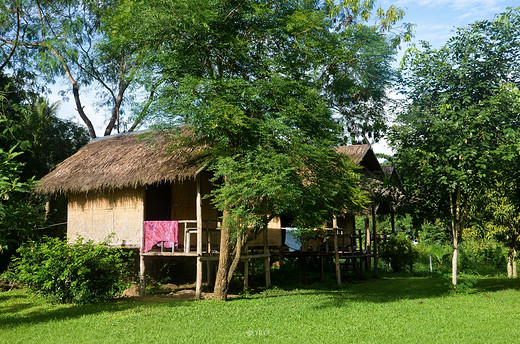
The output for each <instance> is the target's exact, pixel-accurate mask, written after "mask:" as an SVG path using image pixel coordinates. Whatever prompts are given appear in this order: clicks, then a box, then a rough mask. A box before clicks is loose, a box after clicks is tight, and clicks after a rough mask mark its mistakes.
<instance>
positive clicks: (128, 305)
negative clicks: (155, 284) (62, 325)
mask: <svg viewBox="0 0 520 344" xmlns="http://www.w3.org/2000/svg"><path fill="white" fill-rule="evenodd" d="M25 292H26V293H29V292H28V291H25ZM21 293H22V292H20V291H19V292H17V293H16V294H11V295H9V294H10V293H9V292H6V293H1V294H0V300H2V302H3V303H4V304H6V306H0V332H1V329H2V328H12V327H17V326H22V325H27V324H31V325H34V324H40V323H46V322H49V321H53V322H56V321H63V320H71V319H75V318H80V317H83V316H88V315H94V314H101V313H107V316H127V315H130V314H133V313H136V314H137V313H140V312H141V311H142V310H143V308H144V307H147V306H150V307H179V306H189V305H190V304H194V302H193V301H187V300H173V299H167V298H164V299H160V298H157V299H156V300H151V299H150V298H146V299H144V300H143V299H140V298H128V299H119V300H115V301H112V302H106V303H98V304H92V305H51V304H48V303H46V302H45V301H43V300H35V299H34V298H33V297H32V296H30V295H24V294H21ZM22 300H23V301H22Z"/></svg>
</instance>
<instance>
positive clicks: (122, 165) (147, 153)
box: [36, 133, 202, 194]
mask: <svg viewBox="0 0 520 344" xmlns="http://www.w3.org/2000/svg"><path fill="white" fill-rule="evenodd" d="M201 151H202V148H200V147H199V148H197V147H194V148H188V147H184V148H179V149H169V147H168V144H167V142H166V140H165V138H164V136H163V135H151V134H150V133H149V134H148V135H146V136H144V137H143V135H138V134H136V133H127V134H120V135H116V136H110V137H106V138H100V139H96V140H93V141H91V142H90V143H88V144H87V145H86V146H84V147H83V148H82V149H80V150H79V151H78V152H77V153H76V154H74V155H73V156H71V157H69V158H68V159H66V160H65V161H63V162H62V163H61V164H59V165H58V166H57V167H56V168H55V169H54V170H53V171H52V172H51V173H49V174H48V175H46V176H45V177H43V178H42V179H41V181H40V184H39V185H38V186H37V187H36V190H37V191H38V192H40V193H45V194H52V193H79V192H89V191H92V190H101V189H111V190H113V189H122V188H125V187H134V188H135V187H137V186H144V185H150V184H155V183H160V182H173V181H182V180H184V179H186V178H194V177H195V175H196V173H197V171H198V170H199V169H200V168H201V167H202V163H201V162H200V160H199V159H198V157H199V156H200V154H199V153H200V152H201Z"/></svg>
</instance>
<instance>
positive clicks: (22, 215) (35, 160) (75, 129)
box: [0, 73, 88, 269]
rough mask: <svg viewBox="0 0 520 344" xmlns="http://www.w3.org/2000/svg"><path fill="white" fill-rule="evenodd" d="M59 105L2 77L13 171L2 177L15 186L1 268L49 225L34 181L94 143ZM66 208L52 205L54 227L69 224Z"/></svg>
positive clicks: (1, 116) (5, 138) (3, 125)
mask: <svg viewBox="0 0 520 344" xmlns="http://www.w3.org/2000/svg"><path fill="white" fill-rule="evenodd" d="M57 106H58V104H53V105H51V104H49V103H48V101H46V100H45V99H43V98H42V97H41V96H39V95H37V94H35V93H33V92H29V91H26V90H24V89H23V83H22V82H20V81H19V80H17V79H15V78H9V77H7V76H5V75H3V74H1V73H0V132H1V133H2V135H0V150H1V151H2V152H3V155H2V158H3V159H4V161H6V163H5V164H6V165H5V167H6V169H5V170H4V171H7V172H5V174H3V175H2V176H1V178H2V180H4V181H9V185H12V186H15V188H14V189H13V192H12V193H10V194H7V195H5V194H4V199H3V201H2V203H3V204H2V208H3V211H2V216H1V218H2V219H1V221H0V237H1V240H2V245H3V246H4V254H3V255H2V256H1V257H0V269H1V268H3V267H4V266H5V265H6V264H7V261H8V258H9V256H10V255H11V254H13V252H14V251H15V249H16V247H17V246H18V245H19V244H20V243H21V242H23V241H24V240H26V239H27V238H31V237H34V236H35V235H36V234H37V233H41V232H39V231H36V229H37V228H40V227H41V226H42V223H43V214H44V213H43V209H44V206H43V205H44V204H45V200H43V199H41V198H39V197H37V196H36V195H34V194H32V192H31V191H32V190H31V186H32V185H33V184H34V180H35V179H39V178H41V177H43V176H44V175H45V174H47V173H49V171H50V170H51V169H52V168H53V167H54V166H56V165H57V164H58V163H59V162H61V161H62V160H64V159H65V158H67V157H69V156H70V155H72V154H74V153H75V152H76V151H77V150H78V149H79V148H81V147H82V146H83V145H84V144H86V143H87V142H88V133H87V132H86V130H85V129H84V128H82V127H80V126H78V125H77V124H75V123H72V122H70V121H66V120H62V119H60V118H57V117H56V114H55V111H56V109H57ZM13 147H15V148H13ZM15 152H16V153H15ZM2 163H3V162H2ZM2 173H4V172H2ZM60 203H61V204H62V207H61V209H60V207H59V205H60ZM64 203H65V202H64V200H61V199H60V200H58V202H51V207H49V209H48V210H49V211H50V215H51V216H50V217H47V220H48V221H50V224H54V223H57V222H63V221H64V216H65V214H64V212H63V205H64ZM60 210H61V211H60ZM46 233H47V234H48V233H49V232H48V231H47V232H46Z"/></svg>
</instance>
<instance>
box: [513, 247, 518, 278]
mask: <svg viewBox="0 0 520 344" xmlns="http://www.w3.org/2000/svg"><path fill="white" fill-rule="evenodd" d="M512 268H513V278H518V272H517V270H516V249H514V248H513V264H512Z"/></svg>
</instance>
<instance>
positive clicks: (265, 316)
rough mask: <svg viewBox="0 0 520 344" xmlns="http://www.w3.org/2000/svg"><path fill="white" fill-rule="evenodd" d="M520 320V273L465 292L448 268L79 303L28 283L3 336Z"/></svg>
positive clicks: (493, 338) (439, 339) (13, 302)
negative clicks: (452, 287)
mask: <svg viewBox="0 0 520 344" xmlns="http://www.w3.org/2000/svg"><path fill="white" fill-rule="evenodd" d="M519 323H520V282H519V281H516V280H507V279H499V278H481V279H479V280H478V283H477V284H476V285H474V286H473V287H472V288H471V289H470V290H469V292H468V293H467V294H464V295H453V294H451V293H450V292H449V291H448V287H447V285H446V283H445V280H444V279H441V278H428V277H395V276H391V275H388V276H387V277H382V278H380V279H377V280H371V281H364V282H358V283H353V284H348V285H346V286H345V287H344V288H342V289H334V290H330V289H321V288H319V286H318V287H316V288H309V289H292V290H280V289H271V290H267V291H264V292H262V293H260V294H255V295H248V296H243V297H239V298H236V299H232V300H231V301H229V302H219V301H212V300H206V301H179V300H170V299H168V298H166V297H163V298H156V299H154V300H153V301H150V300H148V301H140V300H139V299H125V300H118V301H115V302H110V303H104V304H97V305H88V306H75V305H51V304H48V303H46V302H45V301H43V300H42V299H41V298H40V297H39V296H37V295H34V294H31V293H29V292H28V291H26V290H13V291H10V292H2V293H0V342H1V343H38V344H44V343H100V342H103V343H158V342H163V343H202V342H208V343H246V342H247V343H251V342H252V343H383V342H384V343H416V342H421V343H496V342H502V343H512V342H517V341H518V338H520V327H518V326H517V325H518V324H519Z"/></svg>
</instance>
